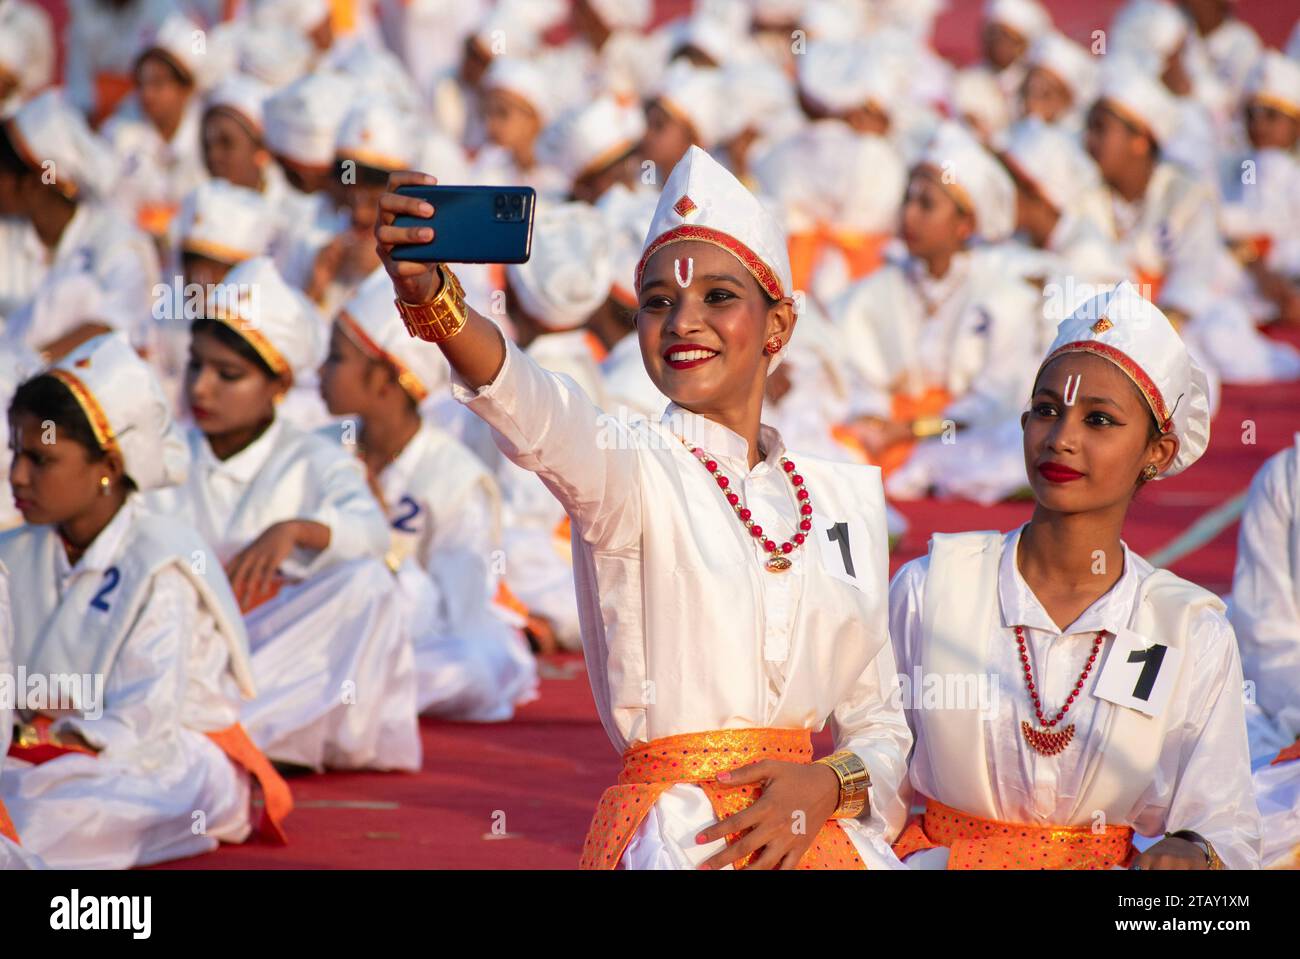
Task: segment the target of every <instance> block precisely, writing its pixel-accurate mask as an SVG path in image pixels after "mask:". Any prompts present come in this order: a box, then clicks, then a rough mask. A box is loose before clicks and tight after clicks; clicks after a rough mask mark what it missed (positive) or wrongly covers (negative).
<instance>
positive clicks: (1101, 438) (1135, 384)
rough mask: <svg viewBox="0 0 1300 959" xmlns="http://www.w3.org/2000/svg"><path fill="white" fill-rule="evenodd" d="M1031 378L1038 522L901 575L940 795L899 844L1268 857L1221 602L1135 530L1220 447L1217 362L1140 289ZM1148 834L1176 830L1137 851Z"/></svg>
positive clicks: (1087, 319)
mask: <svg viewBox="0 0 1300 959" xmlns="http://www.w3.org/2000/svg"><path fill="white" fill-rule="evenodd" d="M1032 389H1033V392H1032V400H1031V401H1030V402H1031V405H1030V409H1029V410H1028V411H1027V412H1026V413H1025V414H1024V416H1023V421H1022V422H1023V425H1024V452H1025V466H1026V468H1027V472H1028V474H1029V482H1030V486H1031V488H1032V489H1033V493H1034V497H1035V499H1036V500H1037V508H1036V509H1035V511H1034V515H1033V518H1032V519H1031V520H1030V521H1029V522H1028V523H1027V524H1026V525H1025V526H1023V527H1021V528H1020V529H1018V530H1015V531H1013V532H1011V533H1006V534H1003V533H997V532H978V533H953V534H936V535H935V536H934V537H933V539H932V540H931V543H930V553H929V555H928V556H926V557H922V558H920V559H917V560H913V561H912V562H910V563H908V564H907V565H906V566H904V567H903V568H902V569H901V570H900V571H899V572H898V574H897V576H896V577H895V578H894V582H893V584H892V586H891V587H890V597H889V605H890V634H891V636H892V638H893V641H894V646H895V650H896V652H897V654H898V663H899V667H900V671H901V673H902V675H904V676H906V677H909V679H911V680H912V683H911V692H912V696H911V699H910V702H909V721H910V722H911V725H912V730H913V732H914V734H915V736H916V748H915V750H914V752H913V755H912V760H911V766H910V769H909V779H910V784H911V786H912V788H913V789H915V790H916V792H917V793H919V794H921V796H922V797H924V802H925V807H926V808H925V814H924V816H923V817H921V818H920V819H919V820H918V821H916V822H913V823H911V824H910V825H909V826H908V828H907V829H906V830H905V831H904V833H903V835H902V837H901V838H900V839H899V841H898V843H897V844H895V847H894V850H895V852H897V853H898V855H899V857H900V858H902V859H903V860H904V861H905V862H907V863H908V864H909V865H914V866H917V867H919V868H948V869H999V868H1001V869H1080V868H1084V869H1105V868H1116V867H1125V866H1128V865H1130V864H1133V865H1134V868H1142V869H1204V868H1219V864H1220V862H1221V863H1222V864H1223V865H1225V866H1227V867H1229V868H1233V869H1246V868H1252V867H1257V866H1258V865H1259V834H1260V822H1259V813H1258V811H1257V810H1256V808H1255V798H1254V793H1253V790H1252V787H1251V779H1250V762H1249V757H1248V754H1247V748H1246V723H1245V718H1244V714H1243V709H1242V674H1241V660H1240V658H1239V656H1238V654H1237V644H1236V640H1235V638H1234V636H1233V632H1232V627H1231V626H1230V625H1229V624H1228V620H1227V618H1226V617H1225V616H1224V606H1223V603H1222V602H1221V601H1220V600H1219V598H1218V597H1217V596H1215V595H1214V594H1213V593H1210V592H1207V591H1206V590H1204V589H1201V588H1200V587H1199V586H1195V585H1193V584H1191V583H1188V582H1186V581H1185V580H1182V579H1179V578H1178V577H1177V576H1174V575H1173V574H1172V573H1170V572H1168V571H1167V570H1155V569H1153V568H1152V566H1151V564H1150V563H1148V562H1146V561H1145V560H1144V559H1142V558H1141V557H1140V556H1138V555H1136V554H1135V553H1133V552H1132V551H1131V550H1129V548H1128V547H1127V546H1126V545H1125V544H1124V542H1123V541H1122V540H1121V539H1120V532H1121V529H1122V527H1123V524H1124V518H1125V515H1126V514H1127V512H1128V508H1129V505H1130V503H1131V502H1132V500H1133V497H1134V495H1135V493H1137V491H1138V490H1139V489H1140V488H1141V486H1142V485H1143V484H1144V483H1145V482H1147V481H1149V480H1152V479H1155V478H1156V477H1158V476H1160V475H1161V474H1163V475H1166V476H1168V475H1173V474H1174V473H1178V472H1181V471H1182V470H1184V469H1186V468H1187V467H1188V466H1190V465H1191V464H1192V463H1194V462H1195V461H1196V460H1197V459H1198V458H1199V457H1200V455H1201V454H1202V453H1203V452H1204V451H1205V447H1206V445H1207V443H1208V442H1209V435H1210V415H1209V402H1208V398H1207V395H1206V389H1207V387H1206V379H1205V374H1204V373H1203V372H1202V371H1201V369H1200V367H1198V366H1197V365H1196V364H1195V362H1194V361H1193V360H1192V359H1191V357H1190V356H1189V355H1188V352H1187V348H1186V347H1185V346H1184V345H1183V342H1182V340H1181V339H1180V338H1179V336H1178V334H1177V332H1175V330H1174V328H1173V326H1172V325H1171V324H1170V323H1169V321H1168V320H1167V319H1166V318H1165V316H1164V314H1162V313H1161V312H1160V311H1159V310H1157V309H1156V308H1155V307H1154V306H1152V305H1151V304H1150V303H1149V302H1148V301H1146V300H1144V299H1142V297H1141V296H1140V295H1139V294H1138V293H1137V290H1136V289H1135V288H1134V287H1133V286H1132V284H1129V283H1127V282H1126V283H1123V284H1121V285H1120V286H1119V287H1117V288H1116V289H1115V290H1114V291H1112V292H1110V293H1106V294H1102V295H1100V296H1098V297H1095V298H1093V299H1091V300H1088V301H1086V302H1085V303H1084V304H1082V305H1081V306H1080V307H1079V308H1078V309H1077V310H1076V311H1075V312H1074V313H1073V314H1072V315H1071V316H1070V317H1069V318H1068V319H1066V320H1065V321H1063V322H1062V323H1061V326H1060V328H1059V330H1058V333H1057V337H1056V340H1055V342H1054V343H1053V344H1052V346H1051V348H1050V349H1049V351H1048V353H1047V356H1046V358H1045V359H1044V361H1043V363H1042V365H1041V367H1040V369H1039V372H1038V376H1037V377H1036V378H1035V382H1034V384H1033V387H1032ZM989 679H991V680H993V683H992V686H991V688H989V685H990V684H988V683H987V682H986V681H987V680H989ZM963 680H966V682H964V683H963V682H962V681H963ZM972 680H973V682H971V681H972ZM981 686H982V687H983V688H981ZM932 689H938V690H941V691H947V692H946V696H947V697H949V698H947V699H944V700H943V701H939V702H935V701H934V697H933V696H932V695H931V692H930V690H932ZM958 693H961V694H962V695H963V698H961V699H958V698H957V694H958ZM1135 833H1137V834H1141V835H1142V836H1160V835H1162V834H1163V835H1164V838H1163V839H1161V840H1160V841H1158V842H1156V843H1155V844H1154V845H1151V846H1150V847H1149V848H1146V849H1145V851H1144V852H1142V853H1141V854H1140V855H1138V854H1137V850H1136V849H1135V848H1134V834H1135ZM909 857H910V858H909Z"/></svg>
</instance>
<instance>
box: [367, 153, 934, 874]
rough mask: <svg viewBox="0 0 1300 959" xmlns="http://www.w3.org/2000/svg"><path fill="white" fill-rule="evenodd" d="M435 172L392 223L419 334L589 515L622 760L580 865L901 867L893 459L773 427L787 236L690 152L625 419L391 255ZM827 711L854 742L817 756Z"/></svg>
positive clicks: (661, 250) (386, 227)
mask: <svg viewBox="0 0 1300 959" xmlns="http://www.w3.org/2000/svg"><path fill="white" fill-rule="evenodd" d="M433 182H434V181H433V178H431V177H428V176H425V175H423V174H418V173H401V174H395V175H394V176H393V178H392V179H391V180H390V181H389V189H390V192H389V193H387V194H386V195H385V196H384V197H383V199H382V200H381V202H380V209H381V211H382V213H381V217H380V222H379V226H378V228H377V230H376V237H377V239H378V241H379V249H380V253H381V256H382V257H383V259H384V262H385V265H386V267H387V268H388V271H389V274H390V276H391V277H392V279H393V285H394V289H395V290H396V293H397V298H398V301H399V310H400V311H401V312H402V313H403V316H404V317H405V319H406V322H407V328H408V330H410V331H412V332H413V333H414V334H416V335H419V336H421V337H423V338H424V339H427V340H430V341H432V342H436V343H437V344H438V346H439V347H440V348H441V349H442V350H443V352H444V353H445V354H446V356H447V358H448V360H449V361H450V363H451V366H452V368H453V370H454V371H455V373H456V382H455V383H454V387H453V389H454V391H455V395H456V397H457V398H458V399H459V400H460V401H462V402H464V403H466V404H467V405H468V407H469V408H470V409H471V410H472V411H474V412H475V413H477V414H478V415H479V416H481V417H483V419H484V420H486V421H487V422H488V423H489V424H490V425H491V426H492V427H493V428H494V429H495V430H496V432H497V442H498V444H499V446H500V447H501V449H502V451H503V452H504V453H505V455H506V456H508V457H509V458H510V459H511V460H513V461H514V462H515V463H517V464H519V465H521V466H523V467H525V468H527V469H530V470H533V471H534V472H536V473H537V474H538V475H539V476H540V477H541V479H542V480H543V482H544V483H545V484H546V485H547V487H548V488H549V489H550V490H551V492H552V493H553V494H554V495H555V496H556V497H557V498H558V499H559V500H560V502H561V503H563V504H564V507H565V509H566V511H567V512H568V513H569V516H570V517H571V519H572V542H573V563H574V574H575V578H576V580H577V593H578V605H579V610H580V618H581V623H582V633H583V637H582V638H583V644H584V647H585V652H586V657H587V668H588V673H589V676H590V678H591V685H592V692H593V694H594V696H595V700H596V707H597V710H598V712H599V714H600V718H601V721H602V723H603V725H604V727H605V731H606V733H607V734H608V735H609V737H610V739H611V741H612V742H613V743H614V745H615V747H616V748H618V749H619V750H620V751H621V752H622V753H623V771H622V773H621V775H620V776H619V781H618V785H616V786H613V787H611V788H610V789H608V790H606V792H605V794H604V796H603V797H602V799H601V801H600V804H599V806H598V808H597V811H596V814H595V816H594V817H593V819H592V823H591V827H590V830H589V832H588V834H587V841H586V844H585V847H584V850H583V854H582V865H583V866H584V867H586V868H615V867H623V868H695V867H703V868H723V867H728V866H733V867H739V866H744V867H746V868H760V869H761V868H769V869H771V868H786V869H790V868H796V867H799V868H864V867H870V868H890V867H891V866H892V867H895V868H896V867H897V865H898V863H897V860H896V859H895V858H894V857H893V855H892V853H891V851H890V848H889V842H890V840H891V839H892V838H893V836H894V835H895V833H896V832H897V830H898V829H899V827H900V826H901V824H902V820H903V817H904V814H905V811H906V810H905V807H904V806H903V805H902V803H901V802H900V800H899V797H898V794H897V793H898V786H899V783H900V781H901V780H902V778H903V776H904V770H905V766H904V760H905V757H906V755H907V751H908V748H909V746H910V737H909V735H908V730H907V725H906V722H905V721H904V719H903V716H902V711H901V709H900V708H899V706H898V705H897V703H893V702H891V701H890V699H889V695H888V693H889V690H890V689H891V687H892V683H893V681H894V674H895V669H894V658H893V652H892V649H891V647H890V645H889V640H888V633H887V632H886V617H885V576H886V569H887V557H886V549H887V544H886V532H885V506H884V498H883V495H882V491H881V484H880V474H879V471H878V470H876V469H874V468H871V467H865V466H858V465H848V464H843V463H832V462H829V461H820V460H816V459H810V458H808V457H806V456H803V455H801V454H799V453H796V452H793V451H791V450H788V449H787V448H786V445H785V440H784V438H783V437H781V436H780V435H779V434H778V433H777V432H776V431H775V430H774V429H772V428H771V427H769V426H766V425H764V424H762V422H761V417H762V412H763V392H764V385H765V379H766V376H767V374H768V373H770V372H771V370H772V369H773V368H774V367H775V366H776V365H777V363H779V362H780V359H781V354H782V350H783V349H784V348H785V346H786V344H787V343H788V342H789V340H790V336H791V334H792V333H793V332H794V327H795V320H796V315H795V307H794V301H793V299H792V293H793V290H792V289H791V282H790V267H789V261H788V258H787V254H786V238H785V236H784V234H783V233H782V231H781V229H780V227H779V226H777V224H776V223H775V221H774V220H773V219H772V218H771V217H770V215H769V214H768V213H767V212H766V211H765V209H764V208H763V207H762V206H761V205H760V204H759V202H758V201H757V200H756V199H755V198H754V197H753V196H752V195H750V194H749V192H748V191H746V190H745V188H744V187H743V186H741V184H740V183H739V182H738V181H737V180H736V179H735V178H734V177H733V176H732V175H731V174H729V173H728V172H726V171H725V170H724V169H723V168H722V167H721V166H719V165H718V164H717V162H716V161H714V160H713V159H712V158H711V157H709V155H708V154H707V153H705V152H704V151H702V150H699V149H698V148H694V147H692V148H691V149H690V150H689V151H688V152H687V154H686V156H685V157H684V158H683V159H682V160H681V162H680V163H678V165H677V166H676V167H675V168H674V170H673V172H672V175H671V176H670V177H669V179H668V182H667V184H666V185H665V188H664V192H663V196H662V199H661V201H660V203H659V207H658V209H657V210H656V213H655V217H654V220H653V223H652V225H651V229H650V232H649V236H648V240H647V243H646V245H645V248H644V251H643V253H642V257H641V262H640V264H639V267H638V269H637V277H636V281H637V282H636V288H637V291H638V297H639V312H638V314H637V332H638V335H639V337H640V341H641V352H642V355H643V357H644V358H645V364H646V369H647V371H648V372H649V374H650V377H651V379H652V380H654V382H655V385H656V386H657V387H658V388H659V389H660V390H661V391H662V392H663V393H664V394H665V395H666V396H667V397H669V398H670V399H671V400H672V401H673V402H672V403H671V404H670V405H669V406H668V409H667V411H666V412H665V414H664V417H663V419H662V420H661V421H659V422H653V421H645V420H634V421H633V422H631V423H621V422H618V421H613V422H611V420H612V418H610V417H606V416H604V414H602V412H601V411H600V410H599V409H598V408H597V407H596V406H595V405H594V404H593V403H592V402H591V400H590V399H589V398H588V397H587V395H586V394H585V393H583V392H582V391H581V390H580V389H579V388H577V387H576V386H575V385H574V383H573V382H572V381H571V380H569V379H568V378H566V377H561V376H558V375H556V374H552V373H549V372H548V371H546V370H544V369H542V368H541V367H540V366H538V365H537V364H536V363H535V362H534V361H532V360H531V359H530V358H529V357H528V356H527V355H526V354H525V353H524V352H523V351H521V350H520V349H519V348H518V347H517V346H515V345H514V344H513V343H510V342H508V341H506V340H505V339H504V337H503V336H502V333H501V331H500V330H499V329H498V327H497V326H496V325H495V324H494V323H492V322H491V321H490V320H487V319H485V318H484V317H482V316H480V315H479V314H478V313H476V312H474V311H473V310H472V309H470V308H469V307H468V306H466V305H465V303H464V299H463V294H462V293H461V291H460V286H459V283H458V282H457V281H456V279H455V277H454V276H453V275H452V274H451V273H450V271H448V270H447V269H446V267H445V266H442V265H441V264H434V263H416V262H407V261H399V260H395V259H393V252H394V247H395V246H398V245H402V244H410V243H424V242H428V241H429V240H431V239H432V238H433V236H434V234H435V233H436V232H437V230H438V229H439V225H440V224H439V220H438V217H439V215H440V214H439V213H437V212H436V211H435V209H434V208H433V207H432V206H431V205H430V204H429V203H426V202H425V201H424V200H421V199H418V198H415V197H411V196H405V195H402V194H400V193H397V192H396V189H397V188H398V187H399V186H402V185H403V184H426V185H427V184H432V183H433ZM401 214H408V215H412V216H416V217H425V218H428V217H432V220H431V223H430V225H428V226H410V227H407V226H400V227H399V226H397V225H395V224H394V220H395V219H396V217H397V216H398V215H401ZM828 722H829V723H830V725H831V728H832V731H833V733H834V738H835V748H836V750H837V752H836V753H835V754H834V755H833V756H832V757H827V759H828V761H821V760H819V761H818V762H817V763H812V762H810V761H811V759H812V752H813V750H812V742H811V735H812V733H813V732H814V731H817V730H820V729H821V728H822V727H823V726H824V725H826V724H827V723H828ZM719 820H721V822H719ZM728 840H731V841H730V842H728Z"/></svg>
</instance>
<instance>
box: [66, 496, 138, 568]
mask: <svg viewBox="0 0 1300 959" xmlns="http://www.w3.org/2000/svg"><path fill="white" fill-rule="evenodd" d="M135 510H136V498H135V494H128V495H127V497H126V499H125V500H124V501H123V503H122V506H121V508H119V509H118V511H117V512H116V513H114V514H113V518H112V519H111V520H109V521H108V525H107V526H105V527H104V528H103V529H101V530H100V531H99V535H98V536H96V537H95V539H94V541H92V542H91V544H90V546H89V547H87V549H86V551H85V552H84V553H82V554H81V558H80V559H79V560H77V562H76V564H75V565H73V564H71V563H69V562H68V553H67V551H66V550H65V549H64V548H63V544H62V543H60V544H59V546H58V548H57V549H56V550H55V551H54V555H55V563H56V572H57V573H58V576H59V579H64V578H66V577H67V576H69V575H81V574H83V573H94V572H101V571H103V570H106V569H108V568H109V567H110V566H112V565H113V563H114V561H115V560H116V559H117V556H118V553H120V552H121V550H122V540H123V539H125V538H126V534H127V531H128V530H129V529H130V528H131V523H132V521H133V520H134V518H135ZM51 532H52V533H53V534H54V535H55V536H56V537H57V536H58V535H59V532H58V530H57V529H51Z"/></svg>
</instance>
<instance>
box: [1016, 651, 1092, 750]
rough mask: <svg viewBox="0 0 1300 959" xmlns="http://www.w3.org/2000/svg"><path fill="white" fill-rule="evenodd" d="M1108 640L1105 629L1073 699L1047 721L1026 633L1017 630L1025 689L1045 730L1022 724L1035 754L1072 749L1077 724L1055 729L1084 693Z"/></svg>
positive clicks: (1072, 695) (1072, 694) (1090, 657)
mask: <svg viewBox="0 0 1300 959" xmlns="http://www.w3.org/2000/svg"><path fill="white" fill-rule="evenodd" d="M1105 638H1106V631H1105V630H1104V629H1103V630H1102V631H1101V632H1099V633H1098V634H1097V638H1096V639H1095V640H1093V643H1092V652H1091V653H1089V654H1088V662H1087V663H1085V664H1084V667H1083V672H1081V673H1080V674H1079V680H1078V682H1076V683H1075V684H1074V689H1072V690H1070V695H1069V696H1067V697H1066V699H1065V705H1064V706H1062V707H1061V708H1060V710H1059V711H1058V712H1057V714H1056V715H1055V716H1053V717H1052V718H1051V719H1046V718H1045V717H1044V716H1043V701H1042V700H1041V699H1039V697H1038V687H1036V686H1035V685H1034V676H1033V673H1032V672H1031V671H1030V668H1029V653H1028V652H1027V651H1026V650H1025V631H1024V629H1023V628H1022V627H1020V626H1017V627H1016V645H1017V646H1018V647H1019V649H1020V665H1021V666H1022V667H1024V670H1025V685H1026V686H1027V687H1029V696H1030V698H1031V699H1033V701H1034V715H1036V716H1037V717H1038V723H1039V725H1040V726H1043V727H1045V728H1044V729H1034V728H1033V727H1032V726H1030V725H1029V723H1028V722H1025V721H1023V720H1022V721H1021V723H1020V731H1021V732H1022V733H1024V736H1025V742H1027V743H1029V745H1030V747H1031V748H1033V750H1034V751H1035V752H1038V753H1040V754H1041V755H1044V756H1055V755H1056V754H1057V753H1059V752H1060V751H1061V750H1062V749H1064V748H1065V747H1066V746H1068V745H1070V740H1072V739H1073V738H1074V723H1070V725H1068V726H1066V727H1065V728H1064V729H1059V730H1058V729H1055V728H1054V727H1055V726H1056V725H1057V724H1058V723H1059V722H1060V721H1061V720H1062V719H1064V718H1065V714H1066V713H1068V712H1069V711H1070V705H1071V704H1072V703H1073V702H1074V700H1075V698H1076V697H1078V696H1079V694H1080V693H1081V692H1082V691H1083V683H1084V680H1086V679H1087V678H1088V674H1089V673H1091V672H1092V666H1093V664H1094V663H1095V662H1096V661H1097V653H1098V652H1100V650H1101V644H1102V642H1103V641H1104V640H1105Z"/></svg>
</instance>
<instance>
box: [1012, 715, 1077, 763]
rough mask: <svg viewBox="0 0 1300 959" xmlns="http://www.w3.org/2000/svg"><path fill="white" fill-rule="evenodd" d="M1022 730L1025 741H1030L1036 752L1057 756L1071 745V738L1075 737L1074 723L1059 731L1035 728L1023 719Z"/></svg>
mask: <svg viewBox="0 0 1300 959" xmlns="http://www.w3.org/2000/svg"><path fill="white" fill-rule="evenodd" d="M1020 731H1021V732H1022V733H1024V734H1025V742H1027V743H1029V745H1030V747H1031V748H1032V749H1033V750H1034V752H1036V753H1038V754H1039V755H1042V756H1055V755H1056V754H1057V753H1059V752H1060V751H1061V750H1062V749H1064V748H1065V747H1066V746H1068V745H1070V740H1071V739H1073V738H1074V723H1070V725H1068V726H1066V727H1065V728H1064V729H1062V730H1059V731H1049V730H1046V729H1034V728H1033V727H1032V726H1030V725H1029V723H1027V722H1025V721H1023V720H1021V723H1020Z"/></svg>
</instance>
